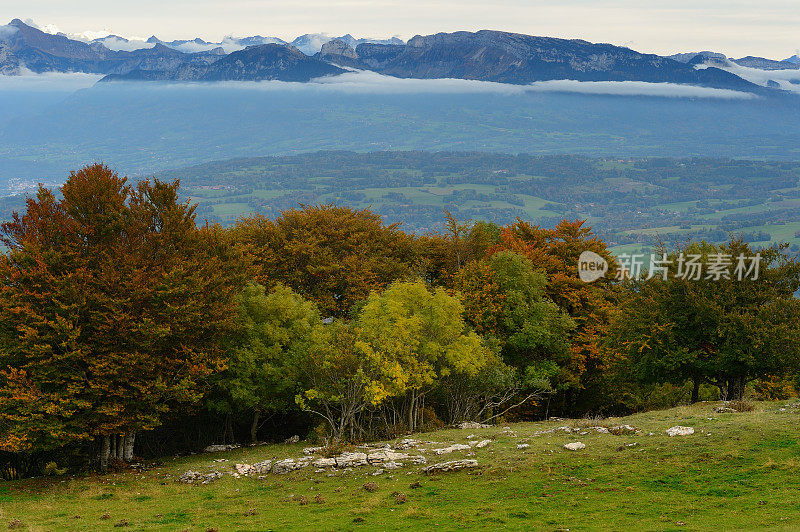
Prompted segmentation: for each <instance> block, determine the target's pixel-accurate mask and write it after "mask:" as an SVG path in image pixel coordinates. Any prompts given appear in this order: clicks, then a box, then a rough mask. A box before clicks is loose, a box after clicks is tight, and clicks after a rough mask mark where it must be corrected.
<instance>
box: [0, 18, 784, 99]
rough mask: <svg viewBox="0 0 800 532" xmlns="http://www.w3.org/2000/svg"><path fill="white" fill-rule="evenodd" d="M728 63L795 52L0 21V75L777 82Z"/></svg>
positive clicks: (723, 85)
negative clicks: (187, 35) (182, 31)
mask: <svg viewBox="0 0 800 532" xmlns="http://www.w3.org/2000/svg"><path fill="white" fill-rule="evenodd" d="M140 44H141V45H142V46H141V47H139V46H140ZM734 65H735V66H741V67H750V68H755V69H760V70H796V69H800V58H798V57H797V56H795V57H793V58H789V59H787V60H785V61H773V60H769V59H764V58H758V57H744V58H741V59H736V60H729V59H728V58H726V57H725V56H724V55H722V54H715V53H712V52H698V53H690V54H678V55H674V56H670V57H664V56H658V55H654V54H645V53H640V52H637V51H634V50H631V49H629V48H625V47H620V46H614V45H611V44H596V43H590V42H587V41H583V40H577V39H572V40H570V39H558V38H552V37H536V36H530V35H523V34H517V33H508V32H502V31H490V30H483V31H478V32H474V33H473V32H455V33H438V34H435V35H426V36H422V35H418V36H416V37H413V38H412V39H410V40H409V41H408V42H403V41H402V40H400V39H398V38H393V39H389V40H374V39H356V38H355V37H353V36H351V35H345V36H343V37H339V38H330V37H327V36H325V35H322V34H307V35H303V36H300V37H298V38H297V39H295V40H294V41H292V43H287V42H285V41H282V40H281V39H277V38H275V37H262V36H253V37H245V38H233V37H230V38H226V39H224V40H223V41H221V42H219V43H211V42H208V41H204V40H202V39H199V38H198V39H194V40H175V41H170V42H165V41H161V40H159V39H158V38H156V37H151V38H149V39H147V40H146V41H136V42H134V41H132V40H130V39H125V38H123V37H119V36H115V35H103V36H100V37H96V38H94V39H85V38H84V39H83V40H81V39H74V38H70V37H69V36H67V35H65V34H51V33H46V32H44V31H41V30H39V29H38V28H36V27H34V26H32V25H30V24H26V23H24V22H22V21H21V20H20V19H14V20H12V21H11V23H10V24H9V25H7V26H0V74H6V75H13V74H20V73H23V72H25V71H32V72H34V73H44V72H85V73H94V74H102V75H105V77H104V78H103V80H104V81H119V80H132V81H133V80H137V81H138V80H141V81H144V80H165V81H231V80H234V81H253V80H280V81H294V82H305V81H309V80H311V79H314V78H318V77H322V76H336V75H339V74H343V73H345V72H346V71H347V70H353V69H357V70H368V71H373V72H377V73H379V74H383V75H387V76H393V77H398V78H414V79H442V78H457V79H467V80H480V81H491V82H498V83H510V84H523V85H524V84H529V83H533V82H537V81H550V80H563V79H569V80H576V81H640V82H650V83H677V84H685V85H697V86H703V87H711V88H718V89H732V90H739V91H750V92H764V91H769V90H770V89H775V88H782V85H781V84H780V83H776V82H773V83H772V84H770V83H767V82H764V81H762V80H760V79H759V80H755V81H754V80H753V79H750V78H748V77H747V76H742V75H737V74H739V73H738V72H735V71H734V70H733V69H732V68H731V67H732V66H734Z"/></svg>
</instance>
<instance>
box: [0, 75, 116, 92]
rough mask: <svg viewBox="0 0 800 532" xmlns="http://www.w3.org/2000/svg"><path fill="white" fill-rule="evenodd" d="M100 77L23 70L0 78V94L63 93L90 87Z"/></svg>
mask: <svg viewBox="0 0 800 532" xmlns="http://www.w3.org/2000/svg"><path fill="white" fill-rule="evenodd" d="M101 77H102V76H99V75H97V74H82V73H64V72H48V73H46V74H34V73H32V72H30V71H29V70H23V71H22V72H21V73H20V75H19V76H0V92H2V91H6V90H11V91H20V90H25V91H52V90H57V91H63V90H80V89H85V88H88V87H91V86H92V85H94V84H95V83H97V80H99V79H100V78H101Z"/></svg>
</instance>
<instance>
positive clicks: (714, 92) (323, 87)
mask: <svg viewBox="0 0 800 532" xmlns="http://www.w3.org/2000/svg"><path fill="white" fill-rule="evenodd" d="M125 83H127V84H131V85H136V86H139V87H141V86H142V83H143V82H139V81H134V82H125ZM145 86H147V87H154V88H155V87H158V88H162V89H165V90H175V89H183V88H188V87H193V88H203V87H225V88H234V89H242V90H262V91H285V90H294V91H308V92H314V91H324V92H339V93H347V94H500V95H521V94H527V93H535V92H568V93H580V94H600V95H616V96H653V97H668V98H716V99H736V100H745V99H752V98H756V96H755V95H753V94H751V93H749V92H739V91H733V90H727V89H712V88H707V87H697V86H693V85H679V84H675V83H647V82H643V81H588V82H587V81H574V80H556V81H540V82H536V83H531V84H530V85H511V84H507V83H494V82H490V81H476V80H467V79H409V78H395V77H391V76H384V75H381V74H377V73H375V72H367V71H352V72H347V73H345V74H341V75H338V76H326V77H322V78H316V79H314V80H311V81H310V82H308V83H295V82H285V81H227V82H220V83H202V82H198V83H167V84H152V85H151V84H145Z"/></svg>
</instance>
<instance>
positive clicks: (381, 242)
mask: <svg viewBox="0 0 800 532" xmlns="http://www.w3.org/2000/svg"><path fill="white" fill-rule="evenodd" d="M231 234H232V237H233V238H234V239H235V240H236V241H238V242H241V243H243V244H244V245H246V246H248V249H249V253H250V254H251V255H252V257H253V260H254V263H255V266H256V280H257V281H258V282H259V283H260V284H262V285H264V286H266V287H267V288H270V287H272V286H274V284H275V283H277V282H281V283H283V284H285V285H286V286H288V287H290V288H291V289H292V290H294V291H295V292H297V293H298V294H300V295H301V296H303V297H305V298H307V299H310V300H311V301H313V302H315V303H316V304H317V305H318V307H319V308H320V311H321V312H322V313H323V314H324V315H326V316H337V317H341V316H344V315H346V314H347V313H348V312H349V310H350V307H351V306H352V305H353V304H354V303H356V302H359V301H363V300H365V299H366V298H367V296H368V295H369V293H370V292H371V291H373V290H382V289H383V288H384V287H386V286H387V285H388V284H389V283H391V282H392V281H394V280H397V279H401V278H403V277H405V276H408V275H410V274H413V273H415V272H416V271H417V264H416V261H417V250H416V246H415V242H414V238H413V237H412V236H410V235H408V234H406V233H404V232H403V231H401V230H400V228H399V226H398V225H397V224H393V225H388V226H387V225H384V223H383V221H382V220H381V217H380V216H379V215H377V214H375V213H374V212H371V211H369V210H353V209H350V208H347V207H337V206H334V205H317V206H303V207H301V208H299V209H290V210H287V211H285V212H283V213H282V214H281V216H279V217H278V218H276V219H275V220H270V219H267V218H265V217H263V216H252V217H249V218H244V219H242V220H240V221H239V222H237V224H236V226H235V227H234V228H232V229H231Z"/></svg>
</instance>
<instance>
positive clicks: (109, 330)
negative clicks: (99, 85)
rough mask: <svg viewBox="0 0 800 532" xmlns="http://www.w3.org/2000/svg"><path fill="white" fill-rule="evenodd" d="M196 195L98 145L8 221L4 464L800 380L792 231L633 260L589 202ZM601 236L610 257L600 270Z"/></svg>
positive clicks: (681, 396)
mask: <svg viewBox="0 0 800 532" xmlns="http://www.w3.org/2000/svg"><path fill="white" fill-rule="evenodd" d="M195 217H196V213H195V211H194V206H193V205H192V204H190V203H189V202H182V201H180V200H179V199H178V182H177V181H176V182H161V181H158V180H153V181H152V182H147V181H145V182H140V183H138V184H137V185H136V186H132V185H130V184H128V183H127V181H126V180H125V179H124V178H121V177H120V176H118V175H116V174H115V173H114V172H112V171H110V170H109V169H108V168H106V167H105V166H102V165H94V166H88V167H86V168H84V169H82V170H80V171H78V172H74V173H72V174H71V175H70V177H69V179H68V180H67V182H66V184H65V185H64V186H63V187H62V189H61V194H60V196H57V195H56V194H55V193H54V192H53V191H50V190H46V189H43V188H42V189H40V190H39V192H38V193H37V195H36V196H35V197H33V198H30V199H29V200H28V201H27V204H26V206H25V209H24V211H21V212H19V213H15V214H14V216H13V217H12V219H11V220H10V221H9V222H7V223H4V224H3V226H2V242H3V245H4V246H5V247H6V250H7V251H6V252H5V253H3V254H2V256H0V464H2V463H3V462H4V461H5V462H8V463H13V464H15V465H14V467H15V468H17V469H24V470H25V471H26V472H27V473H30V474H35V473H37V471H41V467H42V465H41V464H42V463H44V462H45V461H46V460H58V461H59V463H60V464H63V463H65V462H66V465H76V466H77V465H80V464H84V465H85V464H87V463H90V464H91V465H93V466H97V467H99V469H101V470H106V469H107V468H108V467H110V466H116V465H119V464H121V463H123V462H125V461H130V460H131V459H133V457H134V456H135V455H156V454H162V453H165V452H176V451H181V450H192V449H197V448H199V447H202V446H204V445H206V444H209V443H222V442H234V441H239V442H241V441H243V440H245V439H249V440H252V441H257V440H264V439H267V440H278V439H282V438H285V437H286V436H287V435H291V434H292V433H303V434H304V435H310V436H311V437H316V438H319V439H320V440H323V441H328V442H333V441H341V440H368V439H371V438H378V437H389V436H395V435H399V434H403V433H406V432H409V431H415V430H420V429H424V428H429V427H436V426H441V425H442V424H449V423H457V422H460V421H466V420H474V421H491V420H497V419H501V418H503V419H535V418H541V417H542V416H545V415H553V414H558V415H582V414H585V413H593V414H608V413H621V412H629V411H634V410H639V409H645V408H651V407H659V406H666V405H670V404H675V403H677V402H680V401H684V400H699V399H701V398H703V397H705V398H711V397H723V398H741V397H742V396H743V394H744V393H745V389H746V388H747V387H748V386H749V387H750V388H751V389H753V390H754V391H755V392H757V393H759V394H761V395H763V396H764V397H779V396H783V395H786V394H788V393H792V391H791V379H792V378H793V377H794V375H795V373H796V370H797V367H798V366H797V363H798V360H800V351H799V349H800V348H798V345H800V343H798V340H800V338H798V331H800V306H798V301H797V300H796V299H795V298H794V296H793V294H794V293H795V292H796V291H797V289H798V288H800V266H798V263H797V261H795V260H794V259H791V258H789V257H788V255H787V254H786V253H785V250H784V249H782V248H779V247H776V248H771V249H769V250H764V251H762V252H761V253H762V259H763V260H762V262H761V269H760V275H759V276H758V278H757V279H755V280H743V281H740V280H738V279H736V277H735V276H730V278H727V279H725V278H723V279H720V280H706V279H703V280H700V281H688V280H681V279H677V278H676V279H672V278H670V276H668V275H666V274H665V273H663V272H662V273H661V274H659V275H654V276H650V278H649V279H645V280H625V279H624V275H621V269H620V265H619V264H618V263H617V260H616V259H615V257H614V256H612V254H611V253H610V252H609V251H608V249H607V246H606V244H605V243H604V242H603V241H602V240H600V239H599V238H597V237H596V236H595V235H594V234H593V233H592V231H591V229H590V228H588V227H587V226H586V225H585V224H584V223H583V222H581V221H562V222H561V223H559V224H557V225H556V226H555V227H554V228H549V229H548V228H542V227H538V226H534V225H531V224H529V223H526V222H523V221H517V222H515V223H512V224H509V225H506V226H502V227H501V226H497V225H494V224H491V223H486V222H477V223H471V222H465V221H460V220H458V219H456V218H455V217H453V216H451V215H449V213H445V215H444V218H445V230H444V231H442V232H438V233H429V234H424V235H414V234H410V233H406V232H404V231H403V230H402V229H401V227H400V226H399V225H387V224H385V223H384V222H383V221H382V219H381V217H380V216H379V215H377V214H375V213H373V212H371V211H369V210H353V209H349V208H344V207H337V206H334V205H315V206H301V207H299V208H294V209H289V210H286V211H284V212H282V213H281V214H280V215H278V216H275V217H273V218H267V217H264V216H259V215H256V216H252V217H248V218H243V219H241V220H239V221H238V222H237V223H236V224H235V225H233V226H232V227H229V228H225V229H223V228H221V227H218V226H215V225H208V224H206V225H201V226H199V227H198V224H197V223H196V220H195ZM585 251H591V252H593V253H594V254H596V256H598V257H601V258H602V259H603V260H605V261H606V262H607V263H608V264H609V271H608V273H607V274H606V275H605V276H604V277H602V278H600V279H598V280H596V281H594V282H592V283H586V282H583V281H582V280H581V279H580V277H579V272H578V261H579V257H580V256H581V254H582V253H583V252H585ZM665 252H666V250H665ZM679 252H686V253H689V252H692V253H695V254H697V255H699V256H700V257H702V261H701V262H711V261H712V259H714V258H715V257H716V256H717V255H720V254H730V255H733V256H738V255H739V254H742V255H744V254H746V255H748V256H749V255H750V254H752V253H753V252H752V250H750V248H749V247H748V245H747V244H746V243H745V242H743V241H742V240H741V239H733V240H731V242H730V243H729V244H728V245H726V246H715V245H711V244H706V243H698V244H692V246H691V247H689V248H686V249H683V250H673V251H672V253H673V255H671V256H670V257H671V260H672V261H673V263H674V264H676V265H677V264H678V259H677V257H678V255H677V254H678V253H679ZM676 267H677V266H676ZM674 273H679V272H677V271H676V272H674ZM618 274H619V275H618ZM617 277H619V279H617ZM88 457H92V458H91V460H87V458H88Z"/></svg>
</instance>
